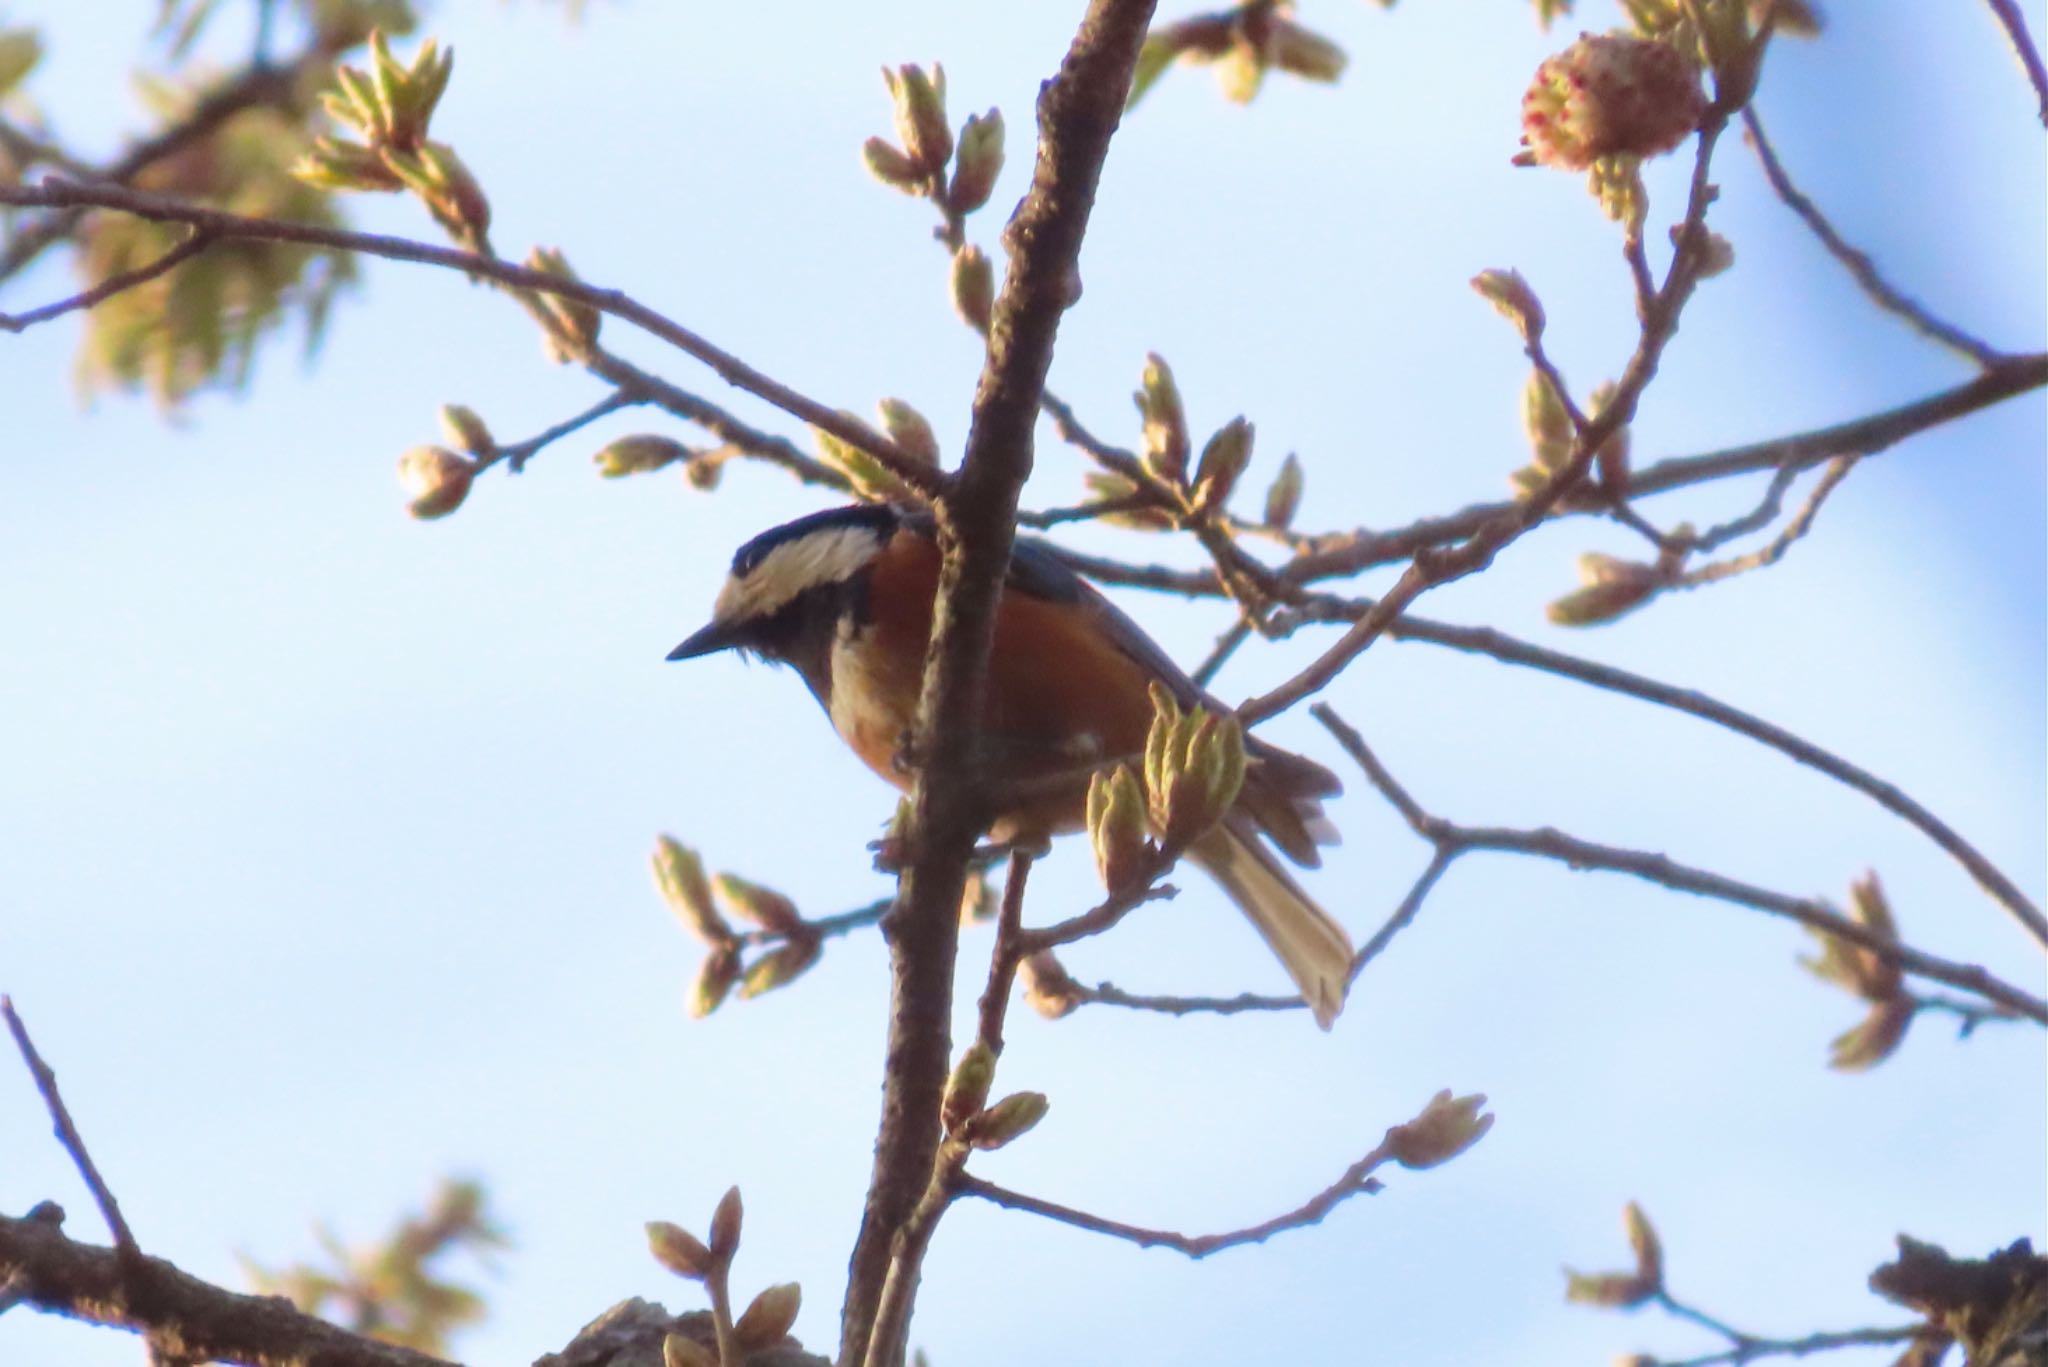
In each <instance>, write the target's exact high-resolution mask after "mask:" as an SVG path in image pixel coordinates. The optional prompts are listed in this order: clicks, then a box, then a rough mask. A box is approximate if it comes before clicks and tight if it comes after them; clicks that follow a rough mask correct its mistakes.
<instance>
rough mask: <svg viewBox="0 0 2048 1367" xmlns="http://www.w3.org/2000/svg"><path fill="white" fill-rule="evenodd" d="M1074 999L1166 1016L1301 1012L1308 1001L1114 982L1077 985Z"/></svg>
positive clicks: (1086, 1003)
mask: <svg viewBox="0 0 2048 1367" xmlns="http://www.w3.org/2000/svg"><path fill="white" fill-rule="evenodd" d="M1073 991H1074V1000H1075V1002H1076V1003H1077V1004H1079V1005H1082V1006H1121V1007H1124V1008H1126V1009H1127V1010H1131V1011H1156V1012H1158V1013H1159V1014H1161V1015H1165V1016H1198V1015H1215V1016H1236V1015H1242V1014H1244V1013H1245V1012H1248V1011H1301V1010H1305V1009H1306V1008H1307V1006H1308V1003H1307V1002H1305V1001H1303V1000H1302V999H1301V998H1300V997H1298V996H1295V997H1279V996H1268V995H1265V994H1262V993H1256V992H1240V993H1239V994H1238V995H1236V996H1235V997H1181V996H1163V995H1159V994H1156V993H1139V992H1126V991H1124V990H1123V989H1122V988H1120V987H1118V986H1117V985H1116V984H1114V983H1097V984H1095V986H1093V987H1089V986H1087V985H1085V984H1082V983H1075V984H1074V988H1073Z"/></svg>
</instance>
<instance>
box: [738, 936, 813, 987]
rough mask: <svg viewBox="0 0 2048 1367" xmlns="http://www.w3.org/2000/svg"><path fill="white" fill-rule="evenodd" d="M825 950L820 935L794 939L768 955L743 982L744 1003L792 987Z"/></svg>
mask: <svg viewBox="0 0 2048 1367" xmlns="http://www.w3.org/2000/svg"><path fill="white" fill-rule="evenodd" d="M824 948H825V947H824V944H823V943H822V942H821V941H820V940H819V939H818V937H817V936H816V935H798V936H792V937H791V938H790V940H789V942H788V943H786V944H784V945H783V946H782V947H781V948H779V949H772V950H770V951H768V953H766V954H763V955H762V956H761V957H760V958H758V959H756V960H754V962H753V963H752V964H750V965H748V967H747V971H746V973H745V974H744V975H743V976H742V977H741V978H740V1000H742V1001H749V1000H752V999H753V998H755V997H758V996H760V995H761V994H762V993H764V992H773V991H774V990H775V989H776V988H778V987H787V986H789V985H790V984H791V983H793V982H795V981H796V980H797V979H798V978H800V977H802V976H803V975H804V973H805V972H806V971H807V970H808V969H809V968H810V966H811V965H812V964H814V963H816V962H818V956H819V955H820V954H822V953H824Z"/></svg>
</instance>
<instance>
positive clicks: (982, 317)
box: [951, 242, 996, 335]
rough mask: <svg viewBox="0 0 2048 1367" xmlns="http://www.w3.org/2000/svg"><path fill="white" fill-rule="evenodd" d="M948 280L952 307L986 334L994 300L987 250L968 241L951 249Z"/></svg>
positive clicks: (993, 277) (991, 268)
mask: <svg viewBox="0 0 2048 1367" xmlns="http://www.w3.org/2000/svg"><path fill="white" fill-rule="evenodd" d="M951 284H952V289H953V311H954V312H955V313H958V314H959V315H960V317H961V319H962V320H964V321H965V322H966V324H967V326H969V327H971V328H973V329H974V330H975V331H976V332H979V333H982V334H984V335H986V334H987V332H988V325H989V319H990V317H991V316H993V314H994V311H995V303H996V273H995V267H994V265H993V264H991V263H990V261H989V259H988V253H987V252H984V251H983V250H982V249H981V248H979V247H977V246H975V245H974V244H973V243H971V242H970V243H968V244H967V245H966V246H964V247H962V248H960V250H958V251H956V252H954V253H953V273H952V279H951Z"/></svg>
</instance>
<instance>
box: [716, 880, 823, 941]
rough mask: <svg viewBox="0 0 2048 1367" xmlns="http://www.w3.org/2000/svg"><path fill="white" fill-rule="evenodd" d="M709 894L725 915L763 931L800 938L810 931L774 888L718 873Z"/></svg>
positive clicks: (790, 903)
mask: <svg viewBox="0 0 2048 1367" xmlns="http://www.w3.org/2000/svg"><path fill="white" fill-rule="evenodd" d="M711 890H712V892H713V893H714V894H715V895H716V896H717V898H718V900H719V903H720V904H721V905H722V906H724V908H725V909H726V910H727V911H729V912H731V913H732V914H733V915H734V916H737V917H739V918H740V919H741V920H743V921H749V922H751V923H753V924H754V925H757V926H759V927H761V929H763V930H766V931H770V932H772V933H774V934H776V935H802V934H804V933H805V932H806V931H808V930H809V926H808V925H807V924H806V923H805V921H804V918H803V917H802V916H800V915H798V914H797V909H796V903H794V902H792V901H790V900H789V898H787V897H785V896H783V895H782V894H781V893H779V892H777V891H775V889H773V888H764V887H762V886H761V885H760V884H759V883H751V882H748V881H747V880H746V879H744V878H742V877H740V876H739V875H738V874H736V873H721V874H719V875H718V876H717V877H716V878H714V879H712V880H711Z"/></svg>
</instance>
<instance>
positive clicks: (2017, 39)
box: [1985, 0, 2048, 128]
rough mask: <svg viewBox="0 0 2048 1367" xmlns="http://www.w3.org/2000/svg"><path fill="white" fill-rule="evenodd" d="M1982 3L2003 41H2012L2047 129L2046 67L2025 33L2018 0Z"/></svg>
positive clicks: (2042, 122) (2025, 24) (1986, 1)
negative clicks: (2002, 30)
mask: <svg viewBox="0 0 2048 1367" xmlns="http://www.w3.org/2000/svg"><path fill="white" fill-rule="evenodd" d="M1985 3H1986V4H1988V5H1990V6H1991V13H1992V14H1993V15H1995V16H1996V17H1997V19H1998V23H1999V27H2001V28H2003V29H2004V30H2005V37H2006V41H2007V42H2009V43H2011V44H2012V52H2013V56H2015V57H2017V58H2019V61H2020V69H2021V70H2023V71H2025V72H2026V73H2027V81H2028V83H2029V84H2031V85H2032V86H2033V87H2034V98H2035V99H2036V100H2038V101H2040V107H2041V126H2042V127H2044V128H2048V67H2043V66H2042V65H2041V50H2040V49H2039V48H2037V47H2035V46H2034V40H2033V38H2032V36H2031V35H2029V34H2028V32H2027V19H2026V16H2025V15H2024V14H2022V13H2020V7H2019V4H2018V3H2017V0H1985Z"/></svg>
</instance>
